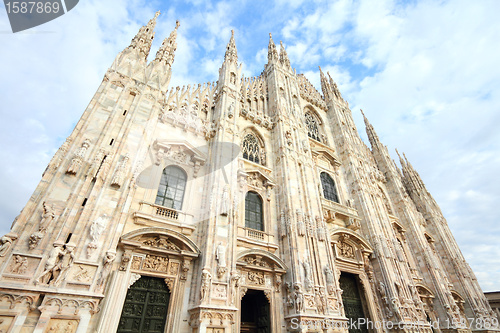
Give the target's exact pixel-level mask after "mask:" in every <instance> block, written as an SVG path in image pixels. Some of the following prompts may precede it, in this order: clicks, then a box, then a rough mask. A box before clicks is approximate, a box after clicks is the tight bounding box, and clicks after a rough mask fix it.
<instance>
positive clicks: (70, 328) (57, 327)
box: [46, 318, 78, 333]
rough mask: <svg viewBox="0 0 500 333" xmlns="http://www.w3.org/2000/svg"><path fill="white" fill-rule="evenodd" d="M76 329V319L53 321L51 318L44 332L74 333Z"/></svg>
mask: <svg viewBox="0 0 500 333" xmlns="http://www.w3.org/2000/svg"><path fill="white" fill-rule="evenodd" d="M77 328H78V320H76V319H55V318H51V319H50V321H49V324H48V325H47V330H46V332H50V333H75V332H76V329H77Z"/></svg>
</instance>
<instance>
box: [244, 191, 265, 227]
mask: <svg viewBox="0 0 500 333" xmlns="http://www.w3.org/2000/svg"><path fill="white" fill-rule="evenodd" d="M262 215H263V212H262V199H261V198H260V196H259V195H258V194H257V193H255V192H247V195H246V197H245V227H246V228H251V229H255V230H260V231H263V230H264V222H263V218H262Z"/></svg>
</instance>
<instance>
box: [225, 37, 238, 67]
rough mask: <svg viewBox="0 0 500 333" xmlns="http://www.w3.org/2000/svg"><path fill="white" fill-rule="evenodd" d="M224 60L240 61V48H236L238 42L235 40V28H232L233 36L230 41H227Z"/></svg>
mask: <svg viewBox="0 0 500 333" xmlns="http://www.w3.org/2000/svg"><path fill="white" fill-rule="evenodd" d="M224 61H230V62H234V63H237V62H238V50H237V49H236V42H235V40H234V30H231V38H230V39H229V43H227V47H226V54H225V55H224Z"/></svg>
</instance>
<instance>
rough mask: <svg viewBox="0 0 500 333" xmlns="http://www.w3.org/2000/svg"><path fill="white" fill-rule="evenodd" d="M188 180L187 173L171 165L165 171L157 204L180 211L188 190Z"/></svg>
mask: <svg viewBox="0 0 500 333" xmlns="http://www.w3.org/2000/svg"><path fill="white" fill-rule="evenodd" d="M186 178H187V177H186V173H185V172H184V171H183V170H182V169H181V168H178V167H176V166H173V165H171V166H168V167H166V168H165V169H163V174H162V175H161V181H160V187H159V188H158V193H157V194H156V201H155V203H156V204H157V205H161V206H165V207H169V208H173V209H177V210H180V209H181V208H182V199H183V198H184V191H185V190H186Z"/></svg>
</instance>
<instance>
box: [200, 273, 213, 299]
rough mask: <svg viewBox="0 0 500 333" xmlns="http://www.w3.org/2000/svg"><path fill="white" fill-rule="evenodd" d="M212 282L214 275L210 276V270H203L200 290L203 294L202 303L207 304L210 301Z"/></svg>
mask: <svg viewBox="0 0 500 333" xmlns="http://www.w3.org/2000/svg"><path fill="white" fill-rule="evenodd" d="M211 282H212V274H210V272H209V270H208V269H206V268H203V270H202V271H201V290H200V294H201V295H200V296H201V301H202V302H206V301H207V300H208V295H209V293H210V284H211Z"/></svg>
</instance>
